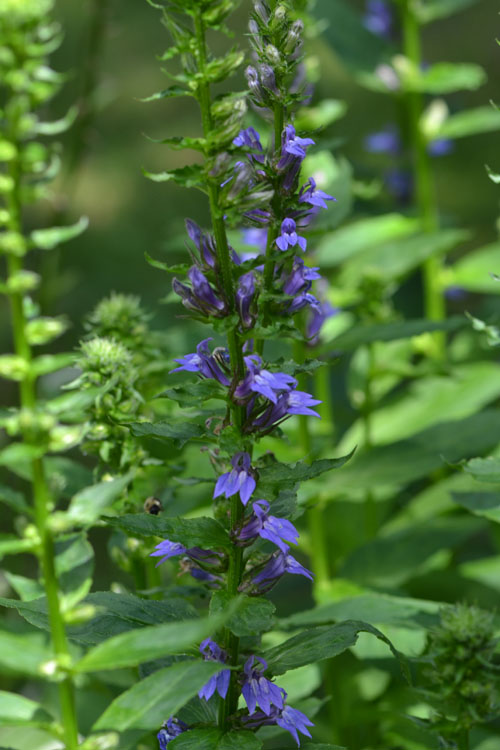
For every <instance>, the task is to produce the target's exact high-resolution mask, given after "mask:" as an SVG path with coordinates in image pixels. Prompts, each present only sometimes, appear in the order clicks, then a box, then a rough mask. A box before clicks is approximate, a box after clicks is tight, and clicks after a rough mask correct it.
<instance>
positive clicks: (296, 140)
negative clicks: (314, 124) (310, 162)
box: [278, 125, 314, 169]
mask: <svg viewBox="0 0 500 750" xmlns="http://www.w3.org/2000/svg"><path fill="white" fill-rule="evenodd" d="M308 146H314V141H313V139H312V138H300V137H299V136H298V135H297V133H296V131H295V128H294V127H293V125H287V126H286V128H285V130H284V132H283V135H282V137H281V159H280V160H279V162H278V169H284V168H285V167H286V166H287V165H288V164H290V162H292V161H294V160H296V159H299V160H300V161H301V162H302V161H303V160H304V159H305V158H306V155H307V153H306V148H307V147H308Z"/></svg>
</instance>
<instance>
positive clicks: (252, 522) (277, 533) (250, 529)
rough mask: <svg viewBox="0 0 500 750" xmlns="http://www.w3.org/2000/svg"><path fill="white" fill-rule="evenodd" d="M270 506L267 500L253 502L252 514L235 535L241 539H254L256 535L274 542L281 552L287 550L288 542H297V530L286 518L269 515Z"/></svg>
mask: <svg viewBox="0 0 500 750" xmlns="http://www.w3.org/2000/svg"><path fill="white" fill-rule="evenodd" d="M270 507H271V506H270V505H269V503H268V502H267V500H256V501H255V503H253V505H252V508H253V514H252V515H251V516H250V518H249V520H248V521H247V523H246V524H245V525H244V526H243V528H242V529H241V530H240V532H239V533H238V535H237V539H238V540H241V541H248V540H254V539H256V538H257V537H258V536H260V537H261V538H262V539H267V540H268V541H269V542H272V543H273V544H276V546H278V547H279V548H280V550H282V551H283V552H288V549H289V547H288V544H285V542H290V544H297V542H298V540H299V532H298V531H297V529H296V528H295V526H294V525H293V523H291V522H290V521H287V519H286V518H277V517H276V516H270V515H269V508H270Z"/></svg>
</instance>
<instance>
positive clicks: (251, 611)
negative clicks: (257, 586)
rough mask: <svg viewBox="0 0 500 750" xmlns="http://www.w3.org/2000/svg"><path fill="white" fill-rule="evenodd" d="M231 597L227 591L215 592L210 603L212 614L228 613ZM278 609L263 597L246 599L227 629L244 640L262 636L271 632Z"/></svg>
mask: <svg viewBox="0 0 500 750" xmlns="http://www.w3.org/2000/svg"><path fill="white" fill-rule="evenodd" d="M230 604H231V596H230V594H229V593H228V592H227V591H215V592H214V593H213V595H212V599H211V601H210V614H213V615H218V614H222V613H224V612H227V610H228V607H229V606H230ZM275 611H276V607H275V606H274V604H273V603H272V602H270V601H269V600H268V599H264V598H262V597H245V598H244V599H243V600H242V601H241V603H240V605H239V606H238V609H237V611H236V612H235V613H234V614H233V615H231V617H229V619H228V621H227V624H226V627H227V628H228V629H229V630H230V631H231V632H232V633H234V635H236V636H238V638H242V637H243V636H247V635H260V634H261V633H264V632H265V631H266V630H270V629H271V627H272V624H273V615H274V612H275Z"/></svg>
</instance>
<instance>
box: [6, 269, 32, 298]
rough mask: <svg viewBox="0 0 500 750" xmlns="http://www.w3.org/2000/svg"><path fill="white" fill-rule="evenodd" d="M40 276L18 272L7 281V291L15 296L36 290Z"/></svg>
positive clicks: (30, 272)
mask: <svg viewBox="0 0 500 750" xmlns="http://www.w3.org/2000/svg"><path fill="white" fill-rule="evenodd" d="M39 283H40V276H39V275H38V274H37V273H34V271H18V272H17V273H15V274H13V275H12V276H9V278H8V279H7V290H8V291H9V292H10V293H12V292H14V293H16V294H26V292H31V291H33V289H36V288H37V287H38V285H39Z"/></svg>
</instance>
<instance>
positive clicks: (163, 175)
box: [143, 164, 205, 189]
mask: <svg viewBox="0 0 500 750" xmlns="http://www.w3.org/2000/svg"><path fill="white" fill-rule="evenodd" d="M143 174H144V176H145V177H147V178H148V180H153V182H170V181H171V180H173V181H174V182H176V183H177V184H178V185H182V187H186V188H191V187H197V188H200V189H203V187H202V186H203V185H204V184H205V181H204V173H203V168H202V167H200V166H199V165H197V164H191V165H189V166H187V167H179V169H172V170H171V171H170V172H156V173H153V172H146V171H145V170H143Z"/></svg>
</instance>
